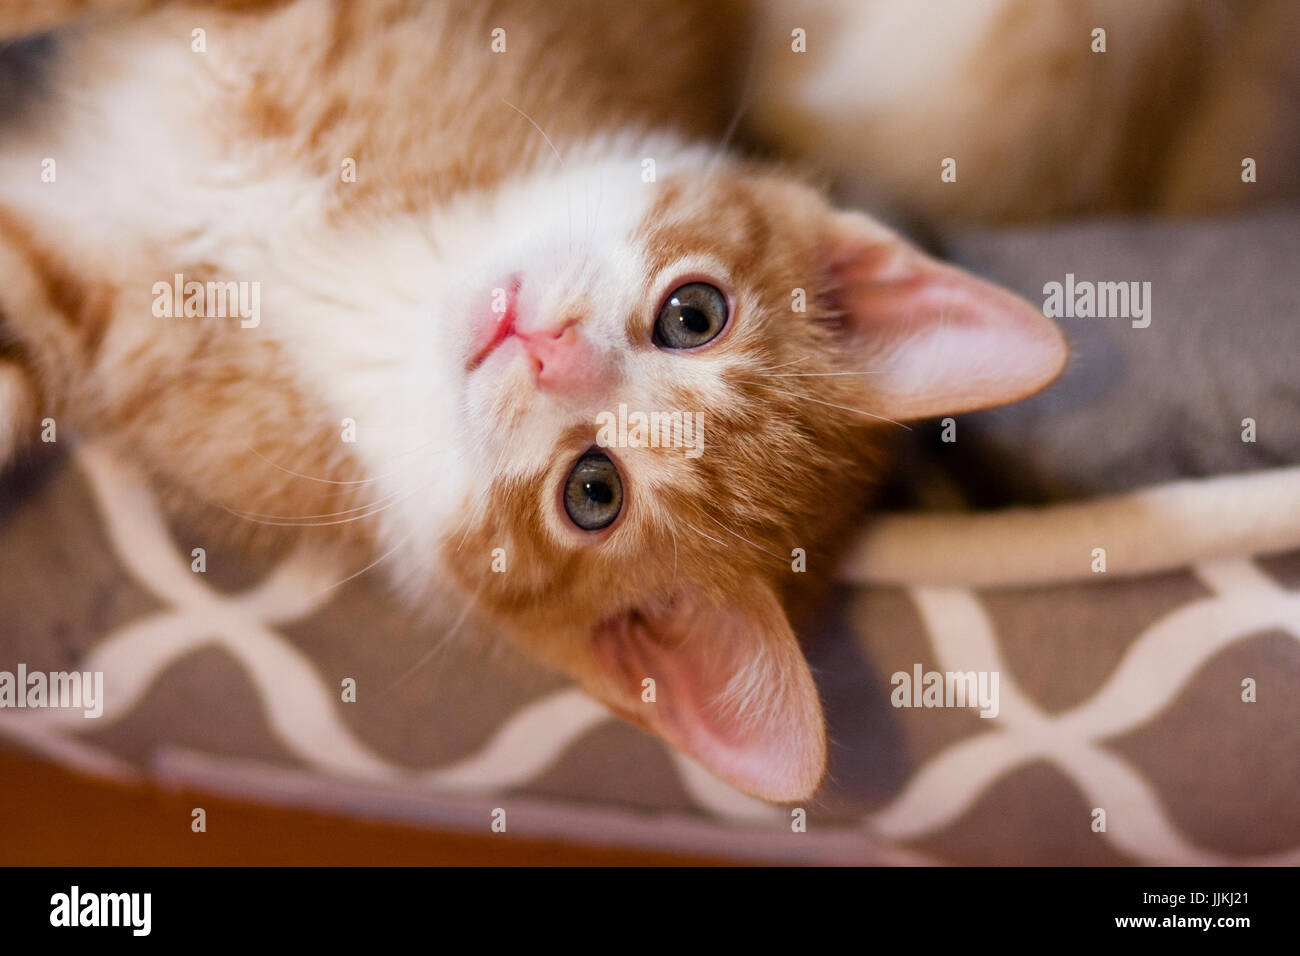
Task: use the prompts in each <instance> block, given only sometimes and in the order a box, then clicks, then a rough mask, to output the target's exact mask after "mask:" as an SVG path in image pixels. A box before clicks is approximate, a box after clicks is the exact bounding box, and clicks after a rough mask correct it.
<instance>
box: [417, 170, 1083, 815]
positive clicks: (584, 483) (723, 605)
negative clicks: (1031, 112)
mask: <svg viewBox="0 0 1300 956" xmlns="http://www.w3.org/2000/svg"><path fill="white" fill-rule="evenodd" d="M627 192H628V193H629V194H626V195H617V194H616V195H605V196H604V197H603V203H604V208H605V209H606V213H605V217H606V218H604V220H603V221H601V222H599V223H593V224H591V225H588V224H586V223H583V225H582V226H581V227H579V228H586V229H590V230H591V235H592V236H594V237H598V238H597V239H595V240H588V241H584V240H583V237H581V236H579V237H578V238H577V239H576V243H577V244H576V245H573V246H571V245H570V243H569V240H568V239H567V238H566V236H565V232H566V230H571V229H572V228H573V226H571V225H570V223H568V222H566V221H565V218H567V217H557V218H556V219H555V221H553V222H551V223H550V226H551V230H552V231H551V232H550V233H549V234H548V233H547V232H546V230H541V231H538V230H537V229H536V225H537V224H536V223H533V224H532V226H533V228H531V229H530V230H529V232H528V238H527V239H526V240H525V241H523V242H521V243H507V244H505V245H506V247H507V248H508V249H509V252H508V253H507V254H506V255H503V256H500V257H489V258H491V259H493V262H492V268H493V269H495V270H496V271H495V272H494V273H492V274H494V275H498V276H500V278H499V279H498V280H497V281H495V282H490V281H489V282H485V283H483V288H482V289H481V290H480V292H479V293H478V299H477V301H471V303H470V305H469V307H468V308H467V310H466V311H467V321H466V323H465V325H464V326H463V335H462V339H461V342H460V347H459V349H458V350H456V351H457V355H458V357H459V358H460V359H461V360H462V362H463V364H462V372H463V378H462V381H463V388H464V400H465V405H466V408H467V411H468V414H467V415H466V421H467V425H468V443H469V445H470V446H472V447H473V449H474V451H473V452H472V454H474V455H476V456H477V462H478V467H479V468H481V469H482V470H481V472H480V475H481V478H482V480H481V482H480V483H478V484H477V485H476V486H475V487H473V488H472V489H470V491H469V493H468V494H467V496H466V500H465V502H464V504H463V511H464V513H465V515H466V516H467V517H466V518H465V521H464V525H463V529H462V528H458V529H457V530H456V533H454V534H452V535H451V536H450V537H449V538H447V539H446V540H445V542H444V544H443V552H442V557H443V559H444V565H445V567H446V568H447V569H448V571H449V572H450V573H451V574H452V575H454V576H455V577H456V578H458V579H459V582H460V584H461V586H462V587H463V589H464V590H465V591H466V592H467V593H468V594H471V595H473V596H474V600H475V601H476V603H477V605H478V606H479V607H480V608H481V609H483V610H485V611H487V612H488V613H489V614H490V615H491V616H492V617H493V618H494V619H495V620H496V621H497V622H498V623H500V624H501V625H503V626H504V628H505V629H506V630H507V631H508V632H509V633H511V634H512V635H513V636H514V637H515V639H516V640H518V641H520V642H521V643H522V644H524V645H525V646H526V647H528V648H529V649H530V650H531V651H532V652H533V653H534V654H536V655H537V656H539V657H540V658H541V659H543V660H544V661H547V662H548V663H550V664H551V665H553V666H556V667H559V668H561V669H563V670H565V671H567V672H569V673H570V674H572V675H574V676H575V677H577V678H578V679H579V680H580V681H581V682H582V683H583V684H584V685H585V686H586V687H587V688H588V689H589V690H591V691H592V692H593V693H595V694H596V695H597V696H599V697H601V698H602V699H603V700H605V701H606V702H607V703H608V704H610V705H611V706H612V707H613V708H614V709H615V710H617V711H618V712H620V713H621V714H623V715H624V716H626V717H628V718H629V719H631V720H633V721H635V722H638V723H640V724H642V725H643V726H646V727H649V728H650V729H653V730H654V731H656V732H658V733H660V734H661V735H663V736H665V737H666V738H668V739H669V740H670V741H671V742H673V743H674V744H675V745H677V746H678V747H680V748H681V749H683V750H685V751H687V752H688V753H690V754H691V755H693V756H695V757H696V758H697V759H700V760H702V761H703V762H705V763H706V764H708V765H709V766H711V767H712V768H713V769H714V770H715V772H717V773H719V774H720V775H721V776H723V777H724V778H726V779H728V780H730V781H731V782H733V783H736V784H737V785H739V786H741V787H744V788H746V789H748V790H750V791H752V792H755V793H758V794H760V795H763V796H767V797H771V798H795V797H800V796H803V795H805V794H806V793H808V792H810V791H811V790H812V789H814V788H815V786H816V784H817V782H818V780H819V779H820V777H821V774H822V772H823V769H824V763H825V743H824V729H823V727H822V719H821V713H820V705H819V703H818V700H817V695H816V691H815V688H814V687H813V685H812V681H811V678H810V676H809V674H808V671H807V666H806V664H805V663H804V662H803V659H802V655H801V654H800V652H799V649H798V646H797V643H796V642H795V639H794V636H793V634H792V632H791V630H790V627H789V624H788V623H787V621H786V617H785V614H784V612H783V610H782V599H783V598H788V597H789V596H790V595H791V592H792V591H794V590H795V589H796V588H797V586H798V585H800V584H803V583H804V582H807V581H809V580H810V579H811V581H813V582H816V583H825V582H826V581H827V580H828V579H829V577H830V574H831V572H832V570H833V568H832V567H831V566H830V564H829V562H828V558H829V556H830V555H831V554H833V553H834V551H835V546H836V545H837V544H838V543H839V542H841V541H842V540H843V538H844V535H845V534H847V533H851V530H852V527H853V520H852V519H853V518H854V517H855V515H856V513H857V510H858V508H859V506H860V504H861V501H862V498H863V494H864V489H865V488H866V487H867V486H868V485H869V483H870V481H871V480H872V479H873V478H874V477H875V476H876V471H877V466H876V464H875V462H876V460H877V457H878V447H879V437H878V436H879V434H880V431H881V429H884V428H890V427H895V426H894V425H893V424H891V423H890V420H891V419H893V418H894V417H896V416H898V417H919V416H924V415H929V414H935V413H937V412H938V411H940V410H942V411H959V410H964V409H966V408H970V407H976V406H978V405H981V404H987V403H991V402H992V401H996V400H998V399H999V398H1003V397H1004V396H1005V397H1014V396H1015V395H1016V394H1017V393H1027V392H1029V391H1032V390H1033V389H1034V388H1036V387H1038V386H1039V385H1041V384H1043V383H1044V382H1045V381H1046V380H1048V379H1050V377H1051V376H1053V375H1054V374H1055V373H1056V371H1057V370H1059V367H1060V364H1061V361H1062V360H1063V355H1064V352H1063V349H1062V347H1061V343H1060V339H1059V336H1058V335H1057V334H1056V333H1055V331H1054V330H1053V329H1051V328H1050V326H1049V324H1048V323H1046V322H1045V320H1043V319H1042V317H1041V316H1040V315H1034V314H1030V313H1028V308H1027V307H1026V306H1024V305H1023V304H1022V303H1019V302H1018V300H1015V299H1014V297H1012V296H1010V295H1007V294H1005V293H1001V292H1000V291H998V290H992V289H991V287H988V286H984V285H983V284H982V283H978V282H977V281H976V280H973V279H969V277H966V276H964V275H963V274H961V273H958V272H956V270H951V269H947V268H946V267H942V266H940V265H938V264H935V263H931V262H930V261H929V260H927V259H925V258H924V257H922V256H920V255H919V254H918V253H915V252H914V251H913V250H911V248H910V247H907V246H906V245H905V244H903V243H902V242H901V241H900V240H898V238H897V237H896V236H894V235H893V234H891V233H889V232H888V231H886V230H884V229H883V228H881V227H879V226H877V225H875V224H873V223H871V222H870V221H868V220H865V219H863V218H862V217H856V216H852V217H850V216H845V215H844V214H838V213H835V212H834V211H833V210H831V209H830V208H829V207H828V206H827V204H826V202H825V200H824V199H823V198H822V197H821V196H819V195H818V194H817V193H816V192H814V191H813V190H811V189H809V188H807V187H804V186H802V185H799V184H796V183H794V182H792V181H790V180H789V179H788V178H785V177H782V176H778V175H773V174H764V173H758V172H750V171H748V170H744V169H738V168H733V167H723V168H722V169H720V170H716V171H694V172H692V171H681V172H676V173H673V174H671V175H667V176H664V177H663V178H662V179H661V180H660V181H659V182H657V183H653V184H641V183H636V184H634V185H632V186H631V187H629V188H628V190H627ZM512 256H513V258H512ZM497 259H500V260H501V261H496V260H497ZM489 286H490V288H489ZM494 297H495V298H494ZM981 297H982V298H981ZM999 308H1001V309H1002V310H1003V312H1002V314H1001V315H999V316H998V317H997V318H995V319H993V320H991V321H989V320H987V319H986V317H985V316H984V315H983V314H982V312H981V309H986V310H987V311H997V310H999ZM877 323H878V327H875V325H876V324H877ZM936 327H940V328H941V329H943V328H944V327H946V330H945V331H943V335H942V338H943V341H942V342H941V343H939V344H936V343H934V342H933V341H931V339H932V338H933V332H934V330H935V328H936ZM909 351H910V352H914V353H916V354H914V355H910V356H909V355H908V354H907V353H908V352H909ZM998 351H1001V352H1003V354H1001V355H1000V356H995V357H994V359H993V360H992V361H990V360H989V355H990V353H992V352H998ZM963 352H964V353H966V354H965V357H964V358H963V357H962V355H960V354H956V353H963ZM967 366H969V367H967ZM950 372H951V373H952V374H951V376H950V375H949V373H950ZM638 413H639V414H642V415H644V416H646V417H647V418H648V417H649V416H650V415H651V414H652V413H662V414H667V415H677V416H681V418H682V420H683V422H688V423H690V426H691V428H692V431H693V434H691V433H687V432H686V431H685V430H683V431H682V432H681V433H672V432H671V431H670V432H666V433H661V435H662V436H663V437H665V438H666V437H669V436H672V437H677V438H680V439H681V441H679V442H677V443H676V444H672V443H668V446H667V447H663V446H661V447H653V446H650V447H647V446H646V445H647V443H646V442H644V441H639V440H637V437H636V436H635V434H634V433H632V432H630V431H628V432H624V433H622V434H619V433H618V432H617V431H616V430H615V429H613V428H610V427H609V426H610V423H611V422H613V423H615V424H617V422H619V421H620V420H627V421H634V416H636V415H637V414H638ZM602 425H604V426H605V427H604V428H603V429H602ZM627 436H631V438H630V440H627V441H623V440H622V439H623V438H624V437H627ZM611 438H612V439H614V442H615V443H614V445H613V446H612V447H611V446H610V445H609V441H610V439H611ZM683 445H689V446H690V447H682V446H683ZM497 549H500V550H497ZM493 555H496V556H497V563H496V565H495V568H494V564H493V559H492V556H493ZM805 568H806V570H805ZM801 575H803V576H802V577H801ZM647 681H653V682H654V683H653V685H649V684H647ZM648 687H652V688H653V692H652V693H651V695H650V697H651V698H652V699H647V688H648Z"/></svg>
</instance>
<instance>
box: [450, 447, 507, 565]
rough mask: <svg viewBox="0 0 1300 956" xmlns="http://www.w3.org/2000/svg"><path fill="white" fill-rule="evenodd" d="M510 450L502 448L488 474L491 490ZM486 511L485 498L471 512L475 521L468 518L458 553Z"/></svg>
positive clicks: (458, 545)
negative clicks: (476, 522)
mask: <svg viewBox="0 0 1300 956" xmlns="http://www.w3.org/2000/svg"><path fill="white" fill-rule="evenodd" d="M509 449H510V446H509V445H508V444H506V445H502V446H501V454H499V455H497V460H496V464H494V465H493V466H492V470H491V471H490V472H489V473H488V485H487V486H488V487H489V488H493V487H495V486H496V479H497V472H498V470H499V469H500V468H501V462H502V461H504V460H505V457H506V452H507V451H509ZM486 510H487V498H486V496H485V497H484V498H482V499H481V501H480V504H479V506H478V507H477V508H475V509H474V510H473V511H472V512H471V514H472V515H473V520H472V521H471V520H469V518H468V516H467V518H466V526H465V533H464V534H463V535H461V539H460V543H459V544H457V545H456V551H457V553H459V552H460V549H461V546H462V545H463V544H464V543H465V539H466V538H468V537H469V533H470V531H472V530H473V529H474V521H477V520H478V519H479V517H480V516H482V514H483V512H484V511H486Z"/></svg>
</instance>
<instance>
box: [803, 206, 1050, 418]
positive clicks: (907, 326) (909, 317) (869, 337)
mask: <svg viewBox="0 0 1300 956" xmlns="http://www.w3.org/2000/svg"><path fill="white" fill-rule="evenodd" d="M824 255H825V256H826V259H827V264H828V266H829V269H830V274H831V278H832V281H833V282H834V283H835V286H836V291H835V295H836V299H837V301H836V304H837V306H838V307H839V308H840V309H841V310H842V312H843V321H844V324H845V328H846V331H847V333H848V338H849V341H850V343H851V345H850V347H851V348H853V349H854V350H855V352H857V354H858V355H859V361H858V364H859V365H861V366H862V368H863V369H865V370H869V371H871V372H872V373H873V374H871V375H864V376H862V380H863V381H862V386H863V391H864V401H866V402H867V403H868V405H867V406H866V407H868V408H870V409H871V410H873V411H878V412H879V413H880V414H882V415H885V416H887V417H889V418H898V419H909V418H910V419H915V418H929V417H931V416H934V415H947V414H955V413H958V412H967V411H973V410H975V409H978V408H987V407H989V406H991V405H1001V404H1004V403H1006V402H1013V401H1018V400H1019V399H1022V398H1025V397H1027V396H1029V395H1032V394H1033V393H1034V392H1036V391H1038V390H1039V389H1041V388H1043V387H1044V386H1046V385H1047V384H1049V383H1050V382H1051V381H1052V380H1053V379H1054V378H1056V376H1057V375H1059V374H1060V372H1061V369H1062V368H1063V367H1064V365H1065V360H1066V357H1067V348H1066V343H1065V337H1064V336H1063V335H1062V334H1061V331H1060V329H1059V328H1057V326H1056V324H1055V323H1054V322H1052V321H1051V320H1050V319H1048V318H1047V317H1045V316H1044V315H1043V313H1042V310H1040V309H1038V308H1036V307H1034V306H1032V305H1030V304H1029V303H1028V302H1026V301H1025V300H1024V299H1022V298H1020V297H1019V296H1017V295H1015V294H1014V293H1012V292H1009V291H1007V290H1006V289H1002V288H1000V287H998V286H996V285H993V284H992V283H990V282H985V281H984V280H982V279H978V278H976V277H975V276H973V275H971V274H970V273H968V272H964V271H963V270H961V269H958V268H956V267H955V266H951V265H948V264H946V263H942V262H938V261H936V260H934V259H931V258H930V257H929V256H927V255H925V254H924V253H923V252H921V251H920V250H919V249H917V248H916V247H915V246H913V245H912V244H911V243H909V242H907V241H906V240H905V239H903V238H902V237H901V236H899V235H897V234H896V233H894V232H891V231H890V230H888V229H886V228H885V227H884V226H882V225H880V224H879V223H877V222H875V221H874V220H872V219H870V218H868V217H867V216H864V215H862V214H860V213H853V212H835V213H832V214H831V217H830V227H829V229H828V232H827V236H826V245H825V249H824Z"/></svg>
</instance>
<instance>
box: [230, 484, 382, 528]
mask: <svg viewBox="0 0 1300 956" xmlns="http://www.w3.org/2000/svg"><path fill="white" fill-rule="evenodd" d="M404 490H405V489H403V488H399V489H397V490H396V491H393V492H390V493H388V494H386V495H384V497H382V498H376V499H375V500H374V501H369V502H366V503H365V504H363V505H357V506H356V507H355V508H348V509H347V510H346V511H331V512H327V513H325V514H318V515H273V514H267V513H266V512H260V511H237V510H236V509H234V508H226V507H225V506H224V505H223V506H222V510H224V511H227V512H229V513H230V514H232V515H235V516H237V517H240V518H250V519H254V518H270V519H273V520H276V521H315V520H316V519H317V518H340V517H342V516H343V515H350V514H352V513H353V512H356V511H365V510H366V509H367V508H374V507H375V506H377V505H379V504H382V503H383V502H385V501H391V500H392V499H393V498H395V497H397V496H398V495H400V494H401V493H402V492H403V491H404Z"/></svg>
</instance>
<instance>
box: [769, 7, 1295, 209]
mask: <svg viewBox="0 0 1300 956" xmlns="http://www.w3.org/2000/svg"><path fill="white" fill-rule="evenodd" d="M753 8H754V12H755V17H756V19H757V21H758V23H757V24H756V26H755V28H754V29H755V32H756V33H757V35H758V36H759V37H760V41H759V44H758V49H759V50H760V51H761V55H760V57H759V64H760V67H761V68H760V69H759V70H758V71H757V72H756V82H755V90H754V96H753V99H754V105H753V108H752V109H751V110H750V111H749V113H748V114H747V119H748V120H749V121H750V123H749V125H750V126H751V127H752V130H753V131H754V132H755V133H757V134H760V135H762V136H763V137H765V138H767V139H770V140H771V141H773V142H775V143H779V144H780V145H781V146H782V147H783V148H784V149H786V150H796V151H798V152H800V153H804V154H808V155H810V156H812V157H814V158H815V159H816V160H817V161H818V162H819V163H823V164H825V165H826V167H827V168H829V169H832V170H834V171H835V172H836V173H837V174H838V175H839V176H840V177H841V179H842V181H843V183H844V184H845V185H846V187H847V189H848V194H850V195H852V197H853V198H854V199H855V200H857V201H861V202H865V203H870V204H872V205H873V206H874V207H880V206H882V205H884V206H887V207H888V208H889V209H890V210H891V211H893V212H895V213H896V214H898V215H903V216H907V217H909V218H912V219H915V220H920V221H925V222H928V223H942V224H944V225H945V226H946V227H948V228H951V227H952V226H953V224H954V223H972V222H1006V221H1023V220H1032V219H1045V218H1052V217H1055V218H1060V217H1062V216H1065V215H1070V216H1078V215H1097V214H1099V213H1115V212H1119V211H1131V210H1145V211H1149V212H1162V213H1167V212H1174V213H1179V214H1198V215H1203V214H1206V213H1211V212H1219V213H1221V212H1224V211H1228V210H1231V209H1237V208H1242V207H1245V206H1248V205H1250V204H1252V203H1260V202H1270V201H1274V202H1275V201H1277V200H1279V199H1290V200H1292V201H1294V200H1295V199H1296V198H1297V197H1300V162H1298V161H1297V156H1300V113H1298V112H1297V111H1296V110H1295V109H1294V107H1293V104H1294V103H1295V102H1296V100H1297V98H1300V59H1297V57H1296V56H1295V41H1294V38H1295V37H1296V36H1297V34H1300V4H1297V3H1295V2H1294V0H1143V2H1141V3H1134V2H1132V0H1088V2H1086V3H1083V2H1079V0H927V2H925V3H908V2H900V0H754V4H753ZM796 27H797V28H800V29H802V30H803V31H804V38H803V45H804V50H805V52H803V53H801V54H797V53H794V52H793V51H792V50H791V46H792V44H794V43H796V42H797V41H796V39H794V38H792V36H791V31H792V30H793V29H795V28H796ZM1098 30H1101V31H1103V34H1102V35H1099V34H1098V33H1097V31H1098ZM1247 157H1249V158H1251V159H1253V160H1254V161H1255V164H1256V166H1257V177H1256V179H1255V180H1254V181H1250V182H1243V180H1242V171H1243V170H1242V163H1243V160H1244V159H1245V158H1247ZM945 160H952V161H953V164H954V165H953V167H952V168H951V172H952V173H954V174H955V178H953V179H952V180H951V181H941V180H940V174H941V163H943V162H944V161H945Z"/></svg>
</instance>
